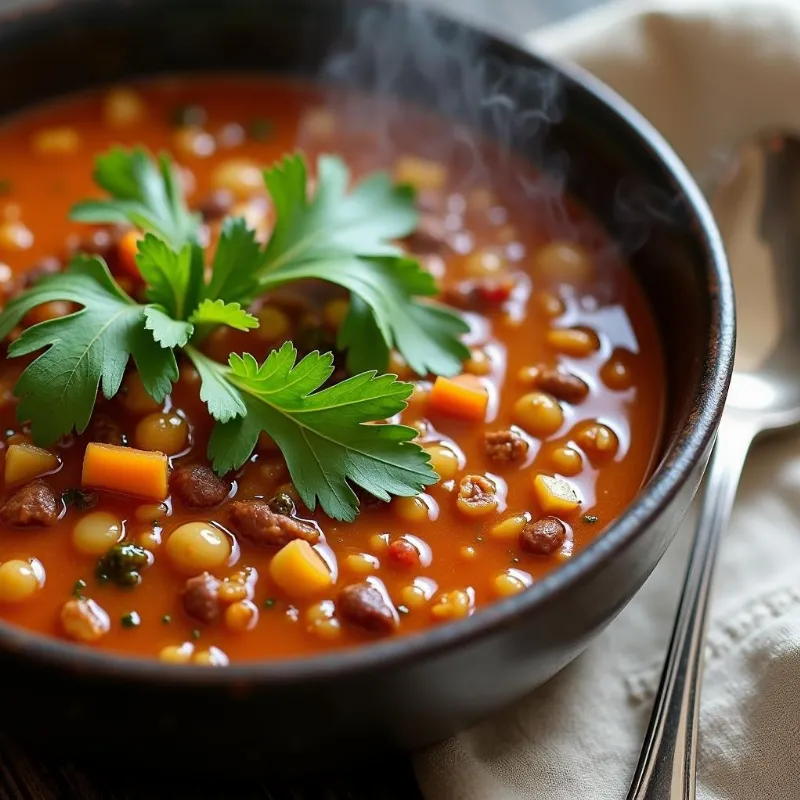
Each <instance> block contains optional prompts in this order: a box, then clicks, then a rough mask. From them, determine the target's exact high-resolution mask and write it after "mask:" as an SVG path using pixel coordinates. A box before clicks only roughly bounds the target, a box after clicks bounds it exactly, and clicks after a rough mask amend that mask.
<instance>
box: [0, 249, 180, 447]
mask: <svg viewBox="0 0 800 800" xmlns="http://www.w3.org/2000/svg"><path fill="white" fill-rule="evenodd" d="M52 300H69V301H71V302H73V303H78V304H79V305H81V306H83V308H81V309H80V310H79V311H76V312H75V313H73V314H70V315H68V316H66V317H58V318H56V319H52V320H48V321H47V322H42V323H39V324H38V325H34V326H32V327H30V328H28V329H27V330H25V331H23V333H22V335H21V336H20V337H19V339H17V340H16V341H15V342H14V343H13V344H12V345H11V346H10V347H9V350H8V353H9V355H10V356H12V357H15V356H22V355H27V354H29V353H33V352H35V351H37V350H41V349H44V352H43V353H42V354H41V355H40V356H39V357H38V358H37V359H36V360H35V361H34V362H33V363H32V364H30V365H29V366H28V367H26V369H25V371H24V372H23V373H22V375H21V376H20V378H19V381H18V382H17V385H16V388H15V394H16V395H17V396H19V397H20V398H21V400H20V404H19V407H18V409H17V416H18V418H19V419H20V420H28V419H29V420H31V434H32V436H33V438H34V439H35V440H36V441H37V442H39V443H42V444H44V445H49V444H52V443H53V442H54V441H56V440H57V439H58V438H59V437H60V436H63V435H65V434H67V433H69V432H70V431H72V429H73V428H74V429H75V430H77V431H78V432H79V433H80V432H82V431H83V430H85V429H86V427H87V425H88V424H89V420H90V419H91V415H92V410H93V408H94V404H95V399H96V397H97V391H98V388H102V391H103V394H104V395H105V396H106V397H113V396H114V395H115V394H116V393H117V391H119V387H120V383H121V382H122V378H123V375H124V373H125V367H126V366H127V364H128V360H129V358H130V357H131V356H132V357H133V360H134V362H135V364H136V367H137V369H138V370H139V374H140V376H141V378H142V383H143V384H144V387H145V389H146V390H147V392H148V394H150V395H151V396H153V397H155V398H156V399H157V400H158V401H159V402H161V401H163V399H164V398H165V397H166V395H167V393H168V392H169V390H170V388H171V383H172V381H175V380H177V377H178V366H177V364H176V362H175V356H174V354H173V352H172V350H170V349H164V348H162V347H160V346H159V345H158V343H157V342H156V341H155V340H154V339H153V337H152V335H150V333H149V332H148V331H147V330H145V310H146V308H145V306H141V305H139V304H137V303H135V302H134V301H133V300H131V298H130V297H128V295H126V294H125V292H123V291H122V289H121V288H120V287H119V285H118V284H117V283H116V281H115V280H114V279H113V278H112V277H111V274H110V273H109V272H108V268H107V267H106V265H105V263H104V262H103V261H102V259H100V258H96V257H92V258H89V257H86V256H78V257H77V258H76V259H74V260H73V261H72V263H71V264H70V266H69V269H68V271H67V272H65V273H62V274H59V275H52V276H48V277H46V278H43V279H42V280H41V281H39V282H38V283H37V284H36V285H35V286H33V287H32V288H31V289H29V290H28V291H27V292H24V293H23V294H21V295H19V296H18V297H16V298H14V299H13V300H12V301H11V302H10V303H9V304H8V305H7V306H6V308H5V310H4V311H3V313H2V314H1V315H0V338H3V337H5V336H7V335H8V333H9V331H10V330H11V329H12V328H13V327H14V326H15V325H17V324H18V323H19V322H20V320H21V319H22V318H23V317H24V316H25V314H27V313H28V311H30V310H31V309H32V308H35V307H36V306H38V305H41V304H42V303H48V302H50V301H52Z"/></svg>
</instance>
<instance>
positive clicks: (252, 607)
mask: <svg viewBox="0 0 800 800" xmlns="http://www.w3.org/2000/svg"><path fill="white" fill-rule="evenodd" d="M257 624H258V607H257V606H256V604H255V603H253V601H252V600H239V601H238V602H236V603H232V604H231V605H229V606H228V607H227V608H226V609H225V626H226V627H227V628H228V630H229V631H231V632H232V633H244V632H245V631H250V630H252V629H253V628H255V626H256V625H257Z"/></svg>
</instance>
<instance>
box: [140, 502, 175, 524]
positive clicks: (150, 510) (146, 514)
mask: <svg viewBox="0 0 800 800" xmlns="http://www.w3.org/2000/svg"><path fill="white" fill-rule="evenodd" d="M133 515H134V516H135V517H136V519H137V520H138V521H139V522H153V521H154V520H160V519H163V518H164V517H168V516H169V508H167V504H166V503H145V504H144V505H142V506H139V507H138V508H137V509H136V511H134V512H133Z"/></svg>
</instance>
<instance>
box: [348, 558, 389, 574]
mask: <svg viewBox="0 0 800 800" xmlns="http://www.w3.org/2000/svg"><path fill="white" fill-rule="evenodd" d="M380 565H381V562H380V561H378V559H377V558H375V556H371V555H369V553H351V554H350V555H349V556H347V557H346V558H345V560H344V566H345V567H346V568H347V569H348V570H350V572H355V573H356V575H369V574H370V573H371V572H375V570H376V569H378V568H379V567H380Z"/></svg>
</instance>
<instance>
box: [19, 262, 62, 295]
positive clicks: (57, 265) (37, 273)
mask: <svg viewBox="0 0 800 800" xmlns="http://www.w3.org/2000/svg"><path fill="white" fill-rule="evenodd" d="M60 271H61V261H60V260H59V259H57V258H56V257H55V256H45V257H44V258H41V259H39V260H38V261H37V262H36V263H35V264H34V265H33V266H32V267H31V268H30V269H27V270H25V273H24V274H23V276H22V288H24V289H27V288H28V287H30V286H33V284H34V283H36V282H37V281H39V280H41V279H42V278H44V277H45V275H54V274H55V273H56V272H60Z"/></svg>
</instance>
